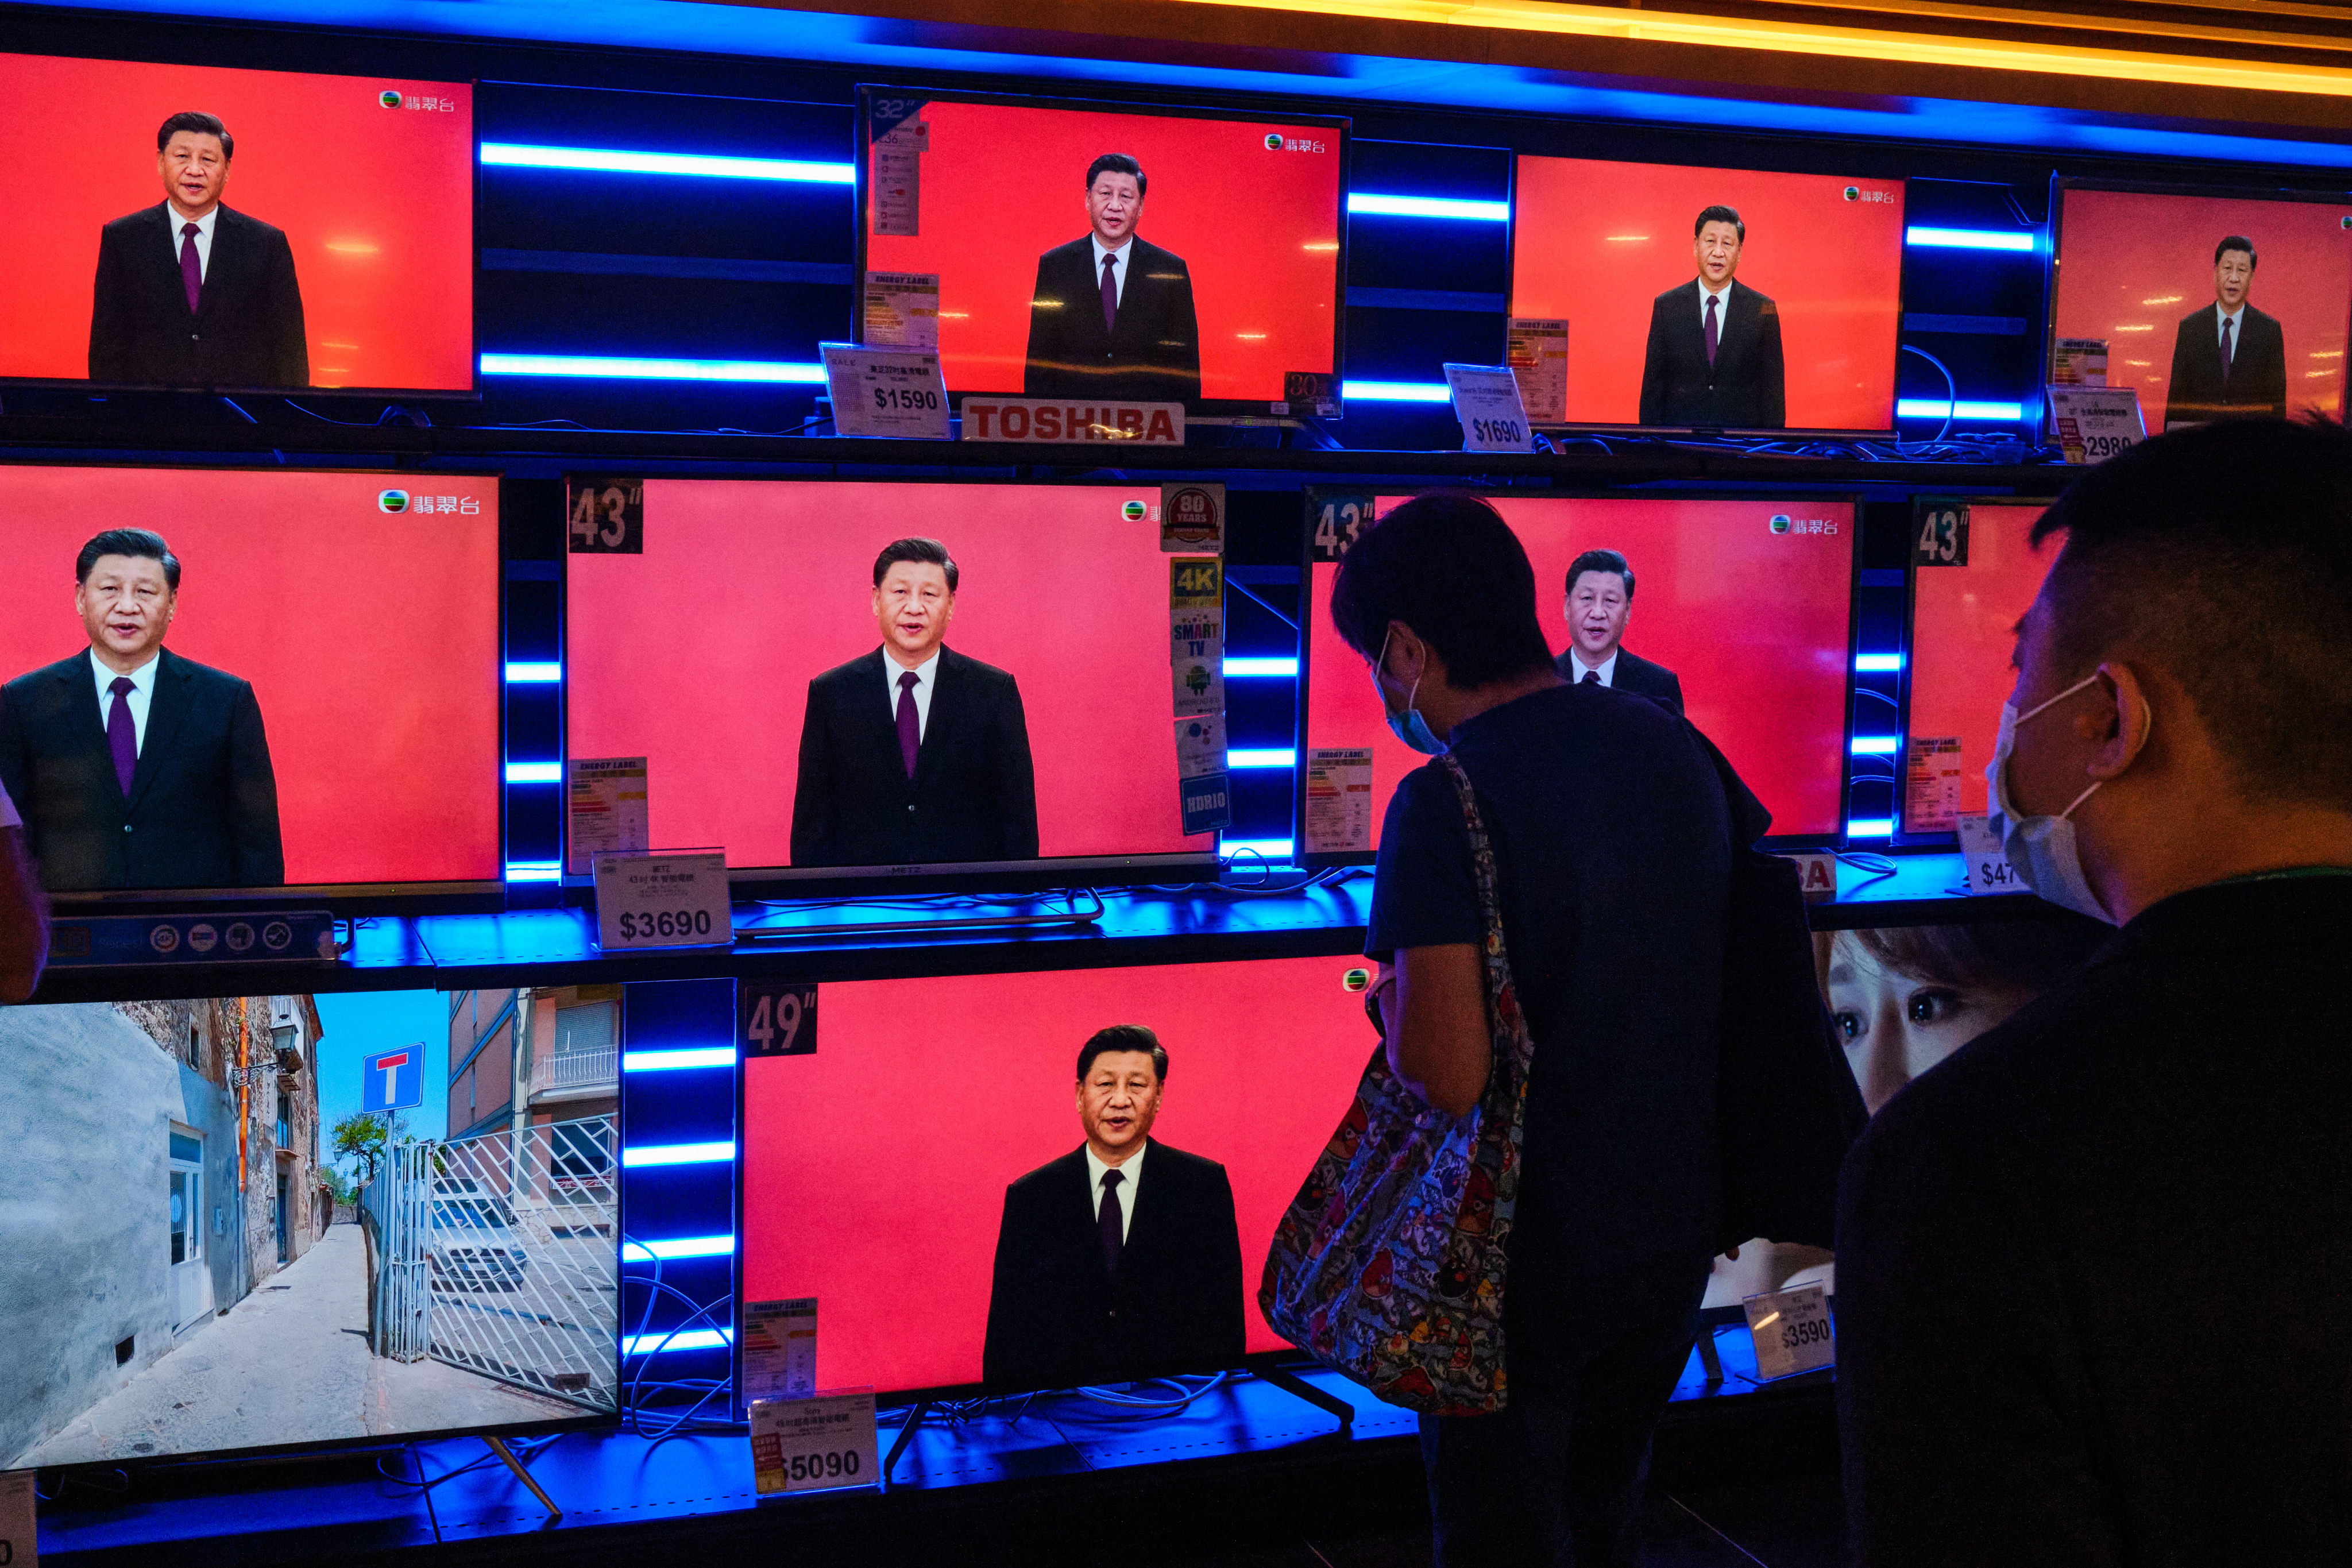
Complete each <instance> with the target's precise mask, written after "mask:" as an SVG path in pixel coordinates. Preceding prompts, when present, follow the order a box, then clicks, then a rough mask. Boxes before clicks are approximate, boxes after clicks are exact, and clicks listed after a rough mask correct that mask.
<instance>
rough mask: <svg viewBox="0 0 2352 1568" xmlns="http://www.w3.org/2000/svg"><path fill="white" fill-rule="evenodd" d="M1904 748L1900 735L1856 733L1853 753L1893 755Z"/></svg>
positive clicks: (1859, 755) (1880, 755) (1876, 755)
mask: <svg viewBox="0 0 2352 1568" xmlns="http://www.w3.org/2000/svg"><path fill="white" fill-rule="evenodd" d="M1902 749H1903V737H1902V736H1900V735H1856V736H1855V737H1854V738H1853V754H1854V755H1855V756H1857V757H1891V756H1893V755H1894V754H1895V752H1899V751H1901V750H1902Z"/></svg>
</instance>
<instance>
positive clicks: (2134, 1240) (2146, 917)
mask: <svg viewBox="0 0 2352 1568" xmlns="http://www.w3.org/2000/svg"><path fill="white" fill-rule="evenodd" d="M2347 944H2352V876H2327V877H2310V878H2291V879H2276V880H2259V881H2238V882H2224V883H2220V884H2217V885H2215V886H2213V887H2209V888H2200V889H2196V890H2195V891H2193V892H2187V893H2181V894H2179V895H2177V896H2175V897H2173V898H2169V899H2167V900H2164V901H2163V902H2161V903H2159V904H2157V905H2156V906H2154V907H2153V908H2151V909H2148V910H2144V911H2143V912H2142V913H2141V914H2140V915H2139V916H2138V917H2137V918H2136V919H2134V920H2133V921H2131V922H2130V923H2129V924H2127V925H2126V926H2125V927H2124V928H2123V930H2122V931H2119V932H2117V933H2116V936H2115V937H2114V938H2113V939H2112V940H2110V941H2109V942H2108V943H2107V944H2106V945H2105V947H2103V948H2101V949H2100V950H2099V952H2097V953H2095V954H2094V955H2093V957H2092V958H2091V960H2090V962H2089V963H2088V964H2087V965H2085V967H2084V969H2083V971H2082V972H2081V973H2078V974H2076V975H2075V976H2074V977H2073V978H2072V979H2069V980H2067V981H2065V982H2063V983H2062V984H2060V985H2058V986H2057V987H2055V988H2054V989H2053V990H2052V991H2050V992H2049V993H2047V994H2045V995H2043V996H2042V998H2041V999H2040V1000H2039V1001H2037V1002H2034V1003H2032V1004H2031V1005H2028V1006H2026V1007H2025V1008H2024V1009H2022V1010H2021V1011H2020V1012H2019V1013H2017V1014H2016V1015H2015V1016H2013V1017H2011V1019H2010V1020H2009V1021H2008V1022H2007V1023H2006V1024H2003V1025H2002V1026H2000V1027H1999V1028H1997V1029H1994V1030H1992V1031H1990V1033H1988V1034H1985V1035H1982V1036H1979V1037H1978V1038H1977V1039H1975V1040H1974V1041H1972V1042H1970V1043H1969V1045H1968V1046H1967V1047H1965V1048H1964V1049H1962V1050H1960V1051H1959V1052H1958V1053H1957V1054H1956V1055H1954V1056H1952V1057H1950V1058H1947V1059H1946V1060H1944V1061H1943V1062H1941V1063H1939V1064H1937V1066H1936V1067H1935V1068H1932V1069H1931V1070H1929V1071H1928V1072H1927V1073H1924V1074H1922V1075H1921V1076H1920V1077H1919V1078H1918V1079H1916V1080H1914V1081H1913V1082H1912V1083H1911V1084H1910V1085H1909V1086H1908V1087H1906V1089H1904V1090H1903V1092H1902V1093H1900V1094H1898V1095H1896V1096H1895V1098H1894V1100H1891V1101H1889V1102H1888V1103H1887V1105H1886V1106H1885V1108H1884V1109H1883V1110H1880V1111H1879V1113H1878V1115H1877V1117H1876V1118H1875V1119H1874V1121H1872V1122H1871V1124H1870V1128H1869V1130H1868V1131H1866V1132H1864V1134H1863V1137H1862V1140H1861V1142H1858V1143H1856V1144H1855V1145H1854V1148H1853V1152H1852V1153H1851V1154H1850V1155H1849V1156H1848V1157H1847V1160H1846V1168H1845V1177H1844V1181H1843V1184H1842V1201H1841V1204H1840V1207H1839V1214H1838V1321H1837V1329H1838V1377H1837V1388H1838V1404H1839V1406H1840V1411H1839V1414H1840V1426H1842V1428H1843V1436H1844V1444H1845V1474H1846V1500H1847V1509H1848V1511H1849V1513H1850V1515H1851V1518H1852V1522H1853V1545H1854V1551H1855V1555H1856V1560H1857V1561H1858V1562H1860V1563H1865V1564H1867V1563H1901V1564H1905V1565H1906V1568H1908V1565H1910V1564H1915V1563H1916V1564H1925V1565H1927V1568H1934V1565H1936V1564H1941V1563H1951V1564H1955V1565H1958V1564H1962V1563H1967V1564H1976V1563H2003V1564H2018V1563H2090V1564H2105V1563H2152V1564H2153V1563H2179V1564H2182V1565H2184V1568H2186V1565H2188V1564H2192V1563H2264V1564H2286V1563H2342V1562H2343V1561H2344V1556H2345V1535H2344V1522H2343V1520H2342V1517H2341V1515H2342V1512H2343V1509H2342V1502H2343V1499H2344V1496H2345V1486H2346V1479H2347V1476H2352V1415H2347V1411H2352V1334H2347V1325H2352V1241H2347V1236H2352V1109H2347V1107H2352V1033H2347V1026H2346V1023H2345V1010H2344V990H2345V987H2344V976H2345V972H2346V965H2345V951H2346V948H2347Z"/></svg>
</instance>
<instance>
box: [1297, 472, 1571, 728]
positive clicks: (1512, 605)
mask: <svg viewBox="0 0 2352 1568" xmlns="http://www.w3.org/2000/svg"><path fill="white" fill-rule="evenodd" d="M1391 621H1402V622H1403V623H1404V624H1405V625H1406V626H1411V627H1412V629H1413V631H1414V632H1415V633H1416V634H1418V635H1419V636H1420V637H1421V638H1422V640H1423V641H1424V642H1426V643H1428V644H1429V646H1430V647H1433V648H1435V649H1436V650H1437V655H1438V657H1439V658H1443V659H1444V661H1445V675H1446V683H1447V684H1448V685H1450V686H1452V687H1453V688H1454V689H1456V690H1459V691H1467V690H1470V689H1473V688H1475V687H1480V686H1486V685H1488V684H1491V683H1492V682H1494V681H1497V680H1507V679H1510V678H1511V677H1513V676H1516V675H1524V674H1527V673H1528V671H1530V670H1533V669H1537V668H1549V667H1550V665H1551V645H1550V644H1549V643H1548V642H1546V641H1545V640H1544V633H1543V623H1542V621H1540V620H1539V619H1538V618H1537V616H1536V574H1535V568H1534V567H1532V566H1530V565H1528V552H1527V548H1526V547H1525V546H1524V545H1522V544H1521V543H1520V542H1519V536H1518V535H1517V534H1516V533H1513V532H1512V531H1511V525H1510V524H1509V523H1507V522H1505V521H1503V517H1502V514H1501V513H1500V512H1498V511H1496V510H1495V509H1494V508H1493V507H1492V506H1490V505H1489V504H1487V503H1486V501H1485V500H1480V499H1479V498H1478V497H1476V496H1474V495H1468V494H1465V493H1464V492H1463V491H1460V490H1436V491H1433V492H1432V493H1430V494H1428V495H1425V496H1417V497H1415V498H1414V499H1413V500H1409V501H1407V502H1405V503H1404V504H1403V505H1402V506H1401V507H1399V508H1397V509H1396V510H1394V511H1392V512H1391V513H1389V514H1388V516H1386V517H1384V518H1382V519H1381V520H1380V521H1378V522H1376V523H1374V524H1372V526H1371V527H1370V528H1368V529H1366V530H1364V531H1363V532H1362V533H1360V534H1359V535H1357V537H1356V542H1355V543H1353V544H1351V545H1349V547H1348V552H1347V553H1346V554H1345V555H1342V556H1341V557H1339V575H1338V577H1337V578H1336V579H1335V580H1334V581H1333V583H1332V584H1331V624H1332V625H1333V626H1336V627H1338V628H1339V635H1340V636H1341V637H1345V638H1347V639H1348V646H1349V647H1352V648H1354V649H1355V650H1356V651H1357V652H1358V653H1360V654H1362V655H1363V656H1364V657H1365V658H1379V657H1380V652H1381V644H1382V643H1383V642H1385V641H1386V640H1387V638H1388V629H1389V623H1390V622H1391Z"/></svg>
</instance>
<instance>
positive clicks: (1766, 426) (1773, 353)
mask: <svg viewBox="0 0 2352 1568" xmlns="http://www.w3.org/2000/svg"><path fill="white" fill-rule="evenodd" d="M1699 310H1700V304H1699V287H1698V279H1696V278H1694V279H1691V280H1690V281H1689V282H1687V283H1685V284H1684V285H1683V286H1682V287H1681V288H1679V289H1667V290H1666V291H1665V292H1664V293H1663V294H1661V295H1659V296H1658V297H1657V298H1656V299H1655V300H1652V301H1651V303H1650V342H1649V348H1648V351H1647V353H1645V355H1644V356H1643V361H1642V423H1643V424H1644V425H1690V426H1704V427H1706V428H1709V429H1734V430H1779V429H1783V428H1785V427H1786V426H1788V423H1789V415H1788V395H1787V373H1786V370H1785V367H1784V366H1783V365H1782V363H1781V360H1780V306H1778V305H1776V304H1774V303H1773V302H1772V300H1771V299H1770V298H1769V296H1767V295H1763V294H1759V293H1758V292H1757V291H1756V290H1755V289H1750V288H1749V287H1748V285H1747V284H1745V283H1742V282H1741V281H1739V279H1737V278H1735V279H1732V280H1731V292H1730V293H1729V294H1728V295H1727V296H1726V297H1725V299H1724V302H1723V319H1722V321H1720V322H1719V323H1718V324H1717V331H1716V346H1715V363H1713V364H1709V363H1706V326H1705V324H1704V318H1702V317H1701V316H1700V314H1699Z"/></svg>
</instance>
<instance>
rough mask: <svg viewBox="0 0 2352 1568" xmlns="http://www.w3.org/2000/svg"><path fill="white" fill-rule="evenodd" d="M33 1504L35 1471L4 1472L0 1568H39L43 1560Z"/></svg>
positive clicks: (0, 1491) (0, 1475) (0, 1490)
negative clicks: (38, 1565)
mask: <svg viewBox="0 0 2352 1568" xmlns="http://www.w3.org/2000/svg"><path fill="white" fill-rule="evenodd" d="M33 1501H34V1500H33V1472H32V1471H30V1470H5V1471H0V1568H36V1565H37V1564H38V1563H39V1562H40V1561H41V1542H40V1534H39V1531H37V1529H36V1527H35V1525H34V1522H33Z"/></svg>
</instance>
